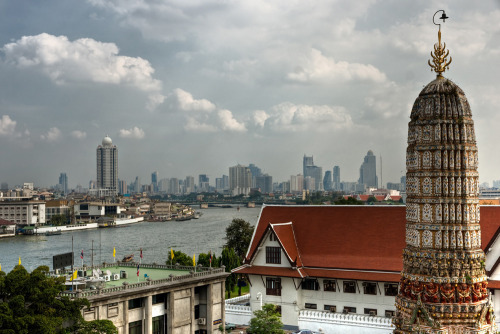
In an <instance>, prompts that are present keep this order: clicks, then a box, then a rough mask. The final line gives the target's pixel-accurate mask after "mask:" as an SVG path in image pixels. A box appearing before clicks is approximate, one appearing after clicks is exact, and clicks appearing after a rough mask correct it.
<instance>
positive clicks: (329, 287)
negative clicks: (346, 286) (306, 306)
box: [323, 279, 337, 292]
mask: <svg viewBox="0 0 500 334" xmlns="http://www.w3.org/2000/svg"><path fill="white" fill-rule="evenodd" d="M323 290H324V291H332V292H335V291H337V283H336V282H335V281H334V280H328V279H325V280H324V281H323Z"/></svg>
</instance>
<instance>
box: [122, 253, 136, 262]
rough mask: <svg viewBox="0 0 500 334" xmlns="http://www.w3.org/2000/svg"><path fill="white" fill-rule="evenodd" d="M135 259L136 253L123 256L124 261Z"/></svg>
mask: <svg viewBox="0 0 500 334" xmlns="http://www.w3.org/2000/svg"><path fill="white" fill-rule="evenodd" d="M133 259H134V254H129V255H126V256H124V257H123V260H122V262H130V261H132V260H133Z"/></svg>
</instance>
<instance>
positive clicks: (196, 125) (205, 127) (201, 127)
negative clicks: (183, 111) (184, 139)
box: [184, 117, 217, 132]
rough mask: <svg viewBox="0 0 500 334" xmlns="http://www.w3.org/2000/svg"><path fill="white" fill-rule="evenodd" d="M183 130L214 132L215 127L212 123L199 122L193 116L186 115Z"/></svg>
mask: <svg viewBox="0 0 500 334" xmlns="http://www.w3.org/2000/svg"><path fill="white" fill-rule="evenodd" d="M184 130H186V131H190V132H216V131H217V128H216V127H215V126H214V125H211V124H207V123H203V122H200V121H199V120H197V119H195V118H194V117H188V118H187V122H186V125H184Z"/></svg>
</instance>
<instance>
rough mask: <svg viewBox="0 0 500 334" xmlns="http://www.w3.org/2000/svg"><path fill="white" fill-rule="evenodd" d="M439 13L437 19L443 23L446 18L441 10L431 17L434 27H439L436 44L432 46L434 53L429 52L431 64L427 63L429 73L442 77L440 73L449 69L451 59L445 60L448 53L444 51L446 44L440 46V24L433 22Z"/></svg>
mask: <svg viewBox="0 0 500 334" xmlns="http://www.w3.org/2000/svg"><path fill="white" fill-rule="evenodd" d="M439 12H443V14H442V15H441V17H440V18H439V19H440V20H443V23H444V22H445V20H446V19H447V18H448V16H446V13H445V12H444V10H442V9H441V10H438V11H437V12H435V13H434V16H433V17H432V22H433V23H434V24H435V25H437V26H439V30H438V42H437V43H436V44H434V53H433V52H432V51H431V57H432V63H431V61H430V60H428V63H429V66H430V67H431V71H434V72H436V73H437V76H438V77H442V74H441V73H443V72H444V71H445V70H447V69H449V65H450V64H451V61H452V58H451V57H450V60H448V59H447V58H448V55H449V54H450V51H449V50H446V43H443V44H441V24H440V23H436V21H435V20H434V19H435V17H436V14H437V13H439Z"/></svg>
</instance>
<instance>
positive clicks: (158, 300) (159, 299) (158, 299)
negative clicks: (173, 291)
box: [152, 293, 166, 304]
mask: <svg viewBox="0 0 500 334" xmlns="http://www.w3.org/2000/svg"><path fill="white" fill-rule="evenodd" d="M165 297H166V294H165V293H162V294H159V295H153V297H152V303H153V304H161V303H164V302H165V299H166V298H165Z"/></svg>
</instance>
